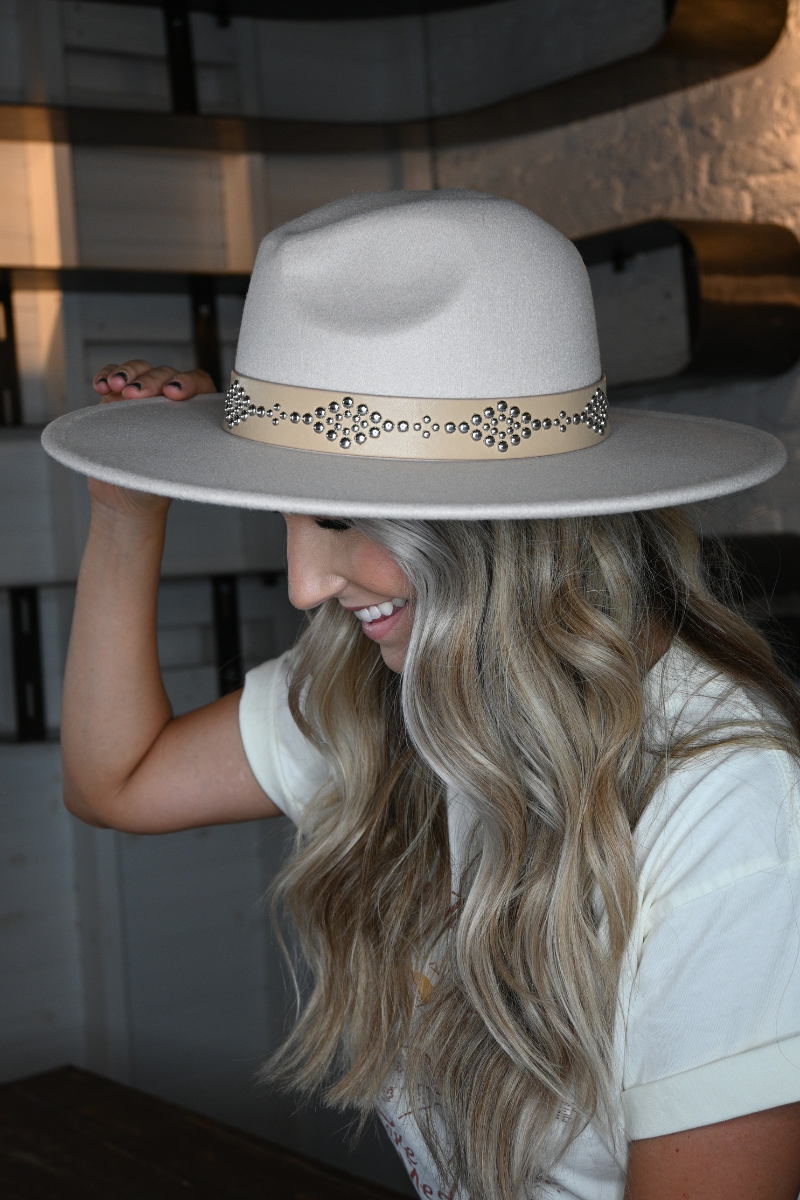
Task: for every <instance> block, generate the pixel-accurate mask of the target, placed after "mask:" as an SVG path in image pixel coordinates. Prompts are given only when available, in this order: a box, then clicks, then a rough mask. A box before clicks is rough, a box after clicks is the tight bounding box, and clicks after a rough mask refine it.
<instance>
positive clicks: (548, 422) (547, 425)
mask: <svg viewBox="0 0 800 1200" xmlns="http://www.w3.org/2000/svg"><path fill="white" fill-rule="evenodd" d="M552 424H553V422H552V421H551V420H550V418H549V417H545V419H544V420H543V421H542V429H549V428H550V426H551V425H552Z"/></svg>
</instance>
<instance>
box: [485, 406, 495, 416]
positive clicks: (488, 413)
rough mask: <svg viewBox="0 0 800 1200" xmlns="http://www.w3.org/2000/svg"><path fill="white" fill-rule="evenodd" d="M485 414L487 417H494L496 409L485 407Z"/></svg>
mask: <svg viewBox="0 0 800 1200" xmlns="http://www.w3.org/2000/svg"><path fill="white" fill-rule="evenodd" d="M483 415H484V416H485V417H493V416H494V409H493V408H485V409H484V410H483Z"/></svg>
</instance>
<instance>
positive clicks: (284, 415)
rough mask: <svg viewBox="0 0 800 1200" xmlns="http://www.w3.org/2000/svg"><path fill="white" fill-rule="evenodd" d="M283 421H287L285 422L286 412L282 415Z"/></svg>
mask: <svg viewBox="0 0 800 1200" xmlns="http://www.w3.org/2000/svg"><path fill="white" fill-rule="evenodd" d="M281 420H282V421H285V420H286V413H285V412H282V413H281Z"/></svg>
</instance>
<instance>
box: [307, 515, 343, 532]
mask: <svg viewBox="0 0 800 1200" xmlns="http://www.w3.org/2000/svg"><path fill="white" fill-rule="evenodd" d="M316 523H317V525H319V527H320V529H333V530H334V531H335V532H336V533H344V531H345V530H346V529H352V525H351V524H350V522H349V521H335V520H333V519H332V518H331V517H317V518H316Z"/></svg>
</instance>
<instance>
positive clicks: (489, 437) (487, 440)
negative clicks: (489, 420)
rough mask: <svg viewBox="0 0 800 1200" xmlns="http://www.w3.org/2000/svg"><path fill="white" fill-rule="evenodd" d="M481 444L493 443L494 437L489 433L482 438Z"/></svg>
mask: <svg viewBox="0 0 800 1200" xmlns="http://www.w3.org/2000/svg"><path fill="white" fill-rule="evenodd" d="M483 444H484V446H493V445H494V438H493V437H492V435H491V434H489V436H488V437H485V438H484V439H483Z"/></svg>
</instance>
